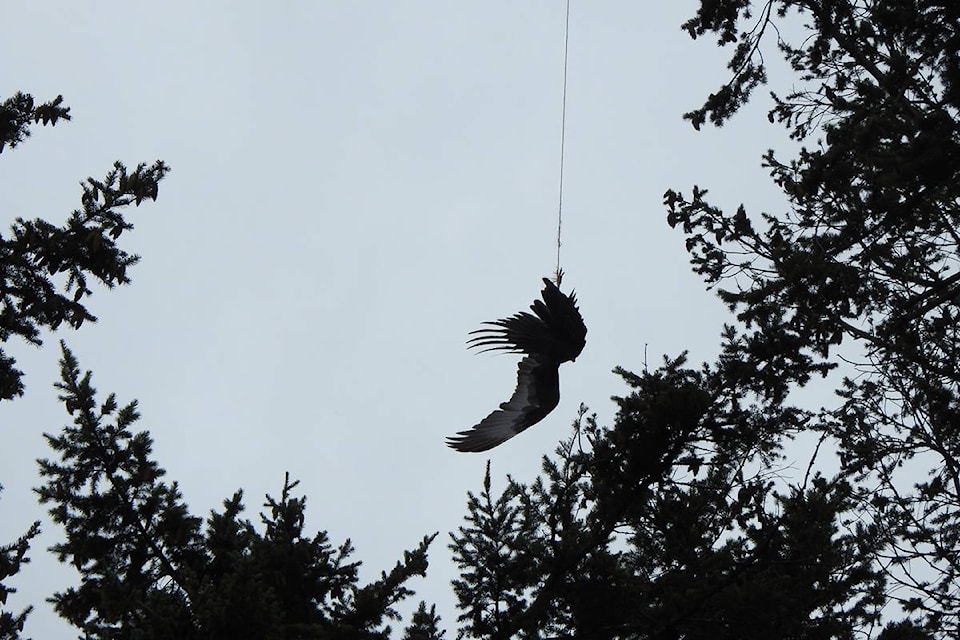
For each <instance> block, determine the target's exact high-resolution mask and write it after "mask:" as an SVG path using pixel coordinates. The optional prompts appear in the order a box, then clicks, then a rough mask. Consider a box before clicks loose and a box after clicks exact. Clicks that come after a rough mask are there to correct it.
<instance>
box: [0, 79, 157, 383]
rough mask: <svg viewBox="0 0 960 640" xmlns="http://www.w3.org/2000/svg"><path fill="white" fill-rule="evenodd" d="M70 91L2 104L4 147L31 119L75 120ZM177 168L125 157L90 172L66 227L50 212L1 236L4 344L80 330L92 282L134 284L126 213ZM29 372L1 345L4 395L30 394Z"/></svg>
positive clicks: (24, 133) (0, 144) (23, 133)
mask: <svg viewBox="0 0 960 640" xmlns="http://www.w3.org/2000/svg"><path fill="white" fill-rule="evenodd" d="M62 103H63V98H62V97H61V96H57V98H56V100H53V101H51V102H47V103H44V104H41V105H36V104H35V103H34V100H33V97H32V96H30V95H27V94H23V93H18V94H16V95H15V96H13V97H12V98H9V99H7V100H5V101H4V102H2V103H0V152H2V151H3V149H4V148H5V147H6V146H8V145H9V147H10V148H13V147H16V146H17V145H18V144H19V143H20V142H22V141H23V140H24V139H26V138H27V137H29V135H30V128H29V127H30V123H34V124H37V123H42V124H44V125H46V124H50V125H55V124H56V123H57V122H58V121H59V120H61V119H63V120H69V119H70V114H69V109H68V108H67V107H64V106H62ZM168 171H169V167H167V166H166V165H165V164H164V163H163V162H160V161H159V160H158V161H157V162H155V163H153V164H152V165H149V166H148V165H146V164H140V165H138V166H137V168H136V169H135V170H133V171H132V172H131V171H127V169H126V167H125V166H124V165H123V164H122V163H121V162H115V163H114V165H113V168H112V169H111V170H110V171H109V172H108V173H107V175H106V177H105V178H104V179H103V180H95V179H94V178H87V180H86V182H85V183H84V184H83V187H82V189H83V193H82V194H81V196H80V202H81V205H82V208H81V209H78V210H75V211H74V212H73V213H72V214H71V215H70V217H69V218H68V220H67V222H66V223H65V224H64V225H63V226H56V225H54V224H51V223H49V222H47V221H46V220H42V219H39V218H37V219H35V220H24V219H22V218H17V219H16V221H15V222H14V224H13V226H12V228H11V232H10V235H9V236H8V237H6V236H3V235H0V343H5V342H7V341H9V340H10V339H11V338H14V337H18V338H21V339H23V340H26V341H27V342H30V343H33V344H36V345H39V344H41V339H40V332H41V330H42V329H45V328H46V329H51V330H55V329H57V328H58V327H59V326H60V325H61V324H63V323H66V324H67V325H69V326H71V327H73V328H75V329H78V328H80V326H81V325H82V324H83V323H84V322H95V321H96V317H95V316H94V315H93V314H92V313H90V311H89V310H88V309H87V307H86V306H85V305H84V304H83V298H84V297H85V296H90V295H91V294H92V293H93V290H92V289H90V285H91V284H92V282H91V281H98V282H100V283H101V284H102V285H104V286H106V287H108V288H112V287H114V286H116V285H118V284H127V283H129V282H130V278H129V277H128V275H127V269H128V268H129V267H131V266H132V265H134V264H136V263H137V261H138V260H139V256H136V255H133V254H129V253H127V252H126V251H124V250H123V249H121V248H120V246H119V245H118V244H117V241H118V239H119V238H120V235H121V234H122V233H123V232H124V231H128V230H130V229H133V225H132V224H131V223H129V222H128V221H126V220H125V219H124V217H123V214H122V213H121V210H122V209H123V208H124V207H127V206H129V205H131V204H133V205H136V206H139V205H140V203H141V202H143V200H145V199H150V200H156V198H157V188H158V183H159V182H160V180H161V179H162V178H163V177H164V176H165V175H166V174H167V172H168ZM22 377H23V372H22V371H20V370H18V369H17V368H16V362H15V361H14V359H13V358H11V357H9V356H7V355H5V354H4V352H3V350H2V349H0V400H9V399H11V398H14V397H16V396H20V395H23V381H22Z"/></svg>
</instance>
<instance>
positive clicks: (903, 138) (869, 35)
mask: <svg viewBox="0 0 960 640" xmlns="http://www.w3.org/2000/svg"><path fill="white" fill-rule="evenodd" d="M755 4H756V3H751V2H743V1H720V2H703V3H701V8H700V11H699V12H698V14H697V16H696V17H695V18H694V19H692V20H690V21H689V22H688V23H687V24H686V27H687V28H688V30H689V31H690V33H691V34H692V35H695V36H699V35H704V34H707V33H714V34H716V35H718V37H719V40H720V41H721V42H722V43H725V42H736V46H735V51H734V55H733V56H732V57H731V59H730V67H731V69H733V70H734V71H735V74H734V77H733V79H732V80H731V81H730V83H728V85H726V86H725V88H724V89H723V90H721V91H718V92H717V93H715V94H713V95H711V97H710V98H709V99H708V100H707V102H706V103H705V104H704V106H703V107H701V108H700V109H698V110H696V111H693V112H691V113H690V114H688V117H689V118H690V120H691V121H692V122H693V123H694V124H695V125H699V124H702V123H703V122H704V120H705V118H709V119H710V120H711V121H713V122H715V123H717V124H721V123H723V122H724V121H725V120H726V118H728V117H729V116H730V115H731V114H732V113H734V112H735V111H736V110H737V108H738V107H739V106H740V105H741V104H742V101H743V99H744V98H745V96H747V95H748V94H749V89H750V88H751V87H752V83H753V81H754V80H757V79H762V77H763V76H764V74H765V69H764V62H763V58H762V55H761V48H762V46H763V45H764V44H766V45H775V46H776V47H777V48H778V49H779V50H780V51H781V52H782V53H783V55H784V56H785V58H786V60H787V61H788V62H789V63H790V65H791V67H792V68H793V70H794V71H795V72H796V73H797V81H798V83H797V85H796V86H797V88H796V89H795V91H793V92H792V93H791V94H790V95H787V96H784V97H780V96H777V95H772V106H771V109H770V112H769V117H770V120H771V121H772V122H779V123H781V124H782V125H784V126H785V127H786V129H787V130H788V131H789V133H790V135H791V137H793V138H794V139H795V140H797V141H799V142H800V143H801V144H802V145H803V147H802V148H801V150H800V151H799V152H798V153H797V154H796V156H795V157H793V158H791V159H788V160H784V159H782V158H781V157H779V156H778V155H777V154H775V153H774V152H773V151H771V152H769V153H768V154H767V155H766V156H765V158H764V160H765V164H766V166H767V167H769V169H770V173H771V176H772V178H773V180H774V181H775V182H776V183H777V185H779V186H780V188H781V189H782V191H783V195H784V200H785V202H786V207H785V211H784V212H782V213H780V214H770V213H764V214H761V215H760V216H754V215H750V214H748V213H747V210H746V208H745V207H743V206H741V207H740V208H739V209H738V210H737V211H736V212H735V213H733V214H728V213H726V212H724V211H723V210H722V209H721V208H719V207H717V206H715V205H713V204H712V203H710V202H709V201H708V200H707V199H706V197H705V194H706V192H705V190H702V189H699V188H696V187H695V188H694V189H693V192H692V194H690V195H686V196H685V195H682V194H681V193H679V192H678V191H668V192H667V194H666V203H667V206H668V209H669V217H668V220H669V222H670V223H671V225H675V226H678V227H680V228H681V229H682V230H683V232H684V234H685V235H686V236H687V247H688V249H689V251H690V253H691V259H692V264H693V265H694V268H695V269H696V271H697V272H698V273H700V274H701V275H702V276H703V277H704V278H705V280H706V281H707V282H708V283H710V284H711V285H718V286H719V287H720V289H719V291H720V295H721V297H722V298H723V299H724V301H725V302H727V304H728V305H729V306H730V308H731V310H733V311H735V312H736V314H737V319H738V321H739V323H740V327H739V329H737V330H734V329H732V328H731V329H730V330H729V333H728V335H727V337H726V339H725V341H724V345H723V346H724V355H723V359H724V360H725V361H727V362H729V363H735V365H731V372H730V376H729V377H730V381H731V382H732V383H736V384H738V385H740V386H741V387H743V388H749V389H752V390H754V391H755V392H756V393H757V394H759V395H760V396H762V397H764V398H766V399H770V400H778V399H782V398H783V397H784V395H785V394H786V393H787V392H788V390H789V389H790V388H792V387H795V386H797V385H803V384H805V383H806V382H807V381H808V380H809V379H810V377H811V376H813V375H817V374H823V373H825V372H826V371H828V370H830V369H832V368H834V367H836V366H837V365H838V363H840V362H842V360H841V356H844V357H846V358H848V359H853V360H854V362H853V366H849V367H846V368H845V371H844V372H843V373H845V374H846V375H844V376H843V377H842V378H841V379H840V380H839V383H838V384H837V395H838V401H837V403H836V404H835V405H834V406H830V407H826V408H825V410H824V411H823V412H822V414H820V415H819V416H818V417H817V419H816V420H812V421H811V422H810V423H809V425H808V427H807V428H809V429H813V430H816V431H817V432H819V433H820V434H822V436H823V438H824V439H825V441H827V442H829V443H830V446H831V447H833V448H835V449H836V450H837V452H838V457H839V462H840V464H841V466H842V475H843V477H844V478H846V479H848V481H849V482H850V484H851V487H852V490H853V495H854V497H855V499H856V500H855V504H856V510H855V511H856V512H855V518H856V521H858V522H859V523H861V526H863V527H865V528H867V529H868V530H869V531H870V533H871V535H873V536H876V537H877V538H878V540H877V544H876V546H875V548H874V549H873V550H872V551H871V554H872V557H873V559H874V561H875V563H876V565H877V566H880V567H884V568H885V574H886V578H887V580H888V581H889V583H890V588H889V590H888V597H889V598H890V599H891V600H892V601H894V602H897V603H899V604H900V605H901V606H902V607H903V608H904V609H905V610H906V611H908V612H911V613H914V614H916V615H917V616H919V618H920V619H922V620H923V623H924V625H925V626H926V628H927V629H929V630H930V631H932V632H935V633H937V634H942V635H943V637H956V635H957V634H958V633H960V618H958V612H960V599H958V593H960V574H958V569H960V565H958V563H957V554H956V549H957V547H958V544H960V462H958V457H960V429H958V425H960V395H958V391H960V386H958V385H960V369H958V365H957V363H958V362H960V352H958V349H960V342H958V333H957V325H958V318H960V265H958V250H960V207H958V205H960V181H958V179H957V178H958V173H960V123H958V115H960V5H958V4H957V3H955V2H952V1H947V0H941V1H936V0H900V1H892V0H885V1H865V0H859V1H842V2H813V1H778V2H766V3H759V5H760V6H759V9H758V10H754V11H753V13H751V11H752V9H753V5H755ZM778 21H780V22H782V23H784V24H785V25H790V26H796V25H797V24H799V23H802V24H803V25H805V28H804V29H801V30H800V33H799V35H798V36H796V38H795V40H793V41H791V40H788V39H787V36H786V35H785V34H786V33H788V32H791V29H787V28H783V29H780V28H777V22H778ZM771 39H774V42H772V43H771V42H768V41H769V40H771ZM841 349H843V351H841Z"/></svg>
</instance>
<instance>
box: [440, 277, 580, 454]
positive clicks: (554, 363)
mask: <svg viewBox="0 0 960 640" xmlns="http://www.w3.org/2000/svg"><path fill="white" fill-rule="evenodd" d="M543 283H544V284H545V285H546V287H544V289H543V292H542V293H541V294H540V295H541V297H542V298H543V300H542V301H541V300H534V302H533V304H532V305H530V309H531V310H532V311H533V313H532V314H531V313H527V312H526V311H521V312H520V313H517V314H514V315H513V316H511V317H509V318H504V319H502V320H495V321H493V322H484V323H483V324H486V325H490V326H491V327H493V328H483V329H478V330H477V331H471V332H470V334H471V335H474V336H475V337H473V338H470V339H469V340H468V341H467V344H468V345H469V347H486V348H485V349H483V350H482V351H493V350H500V351H509V352H511V353H524V354H526V356H525V357H524V358H523V360H521V361H520V364H519V366H518V367H517V388H516V390H515V391H514V392H513V395H512V396H511V397H510V399H509V400H507V401H506V402H504V403H502V404H501V405H500V408H499V409H497V410H496V411H494V412H493V413H491V414H490V415H488V416H487V417H486V418H484V419H483V420H481V421H480V423H479V424H477V425H476V426H474V427H473V428H472V429H470V430H469V431H461V432H460V433H458V434H457V435H455V436H452V437H450V438H447V445H449V446H450V447H452V448H454V449H456V450H457V451H471V452H477V451H486V450H488V449H492V448H494V447H495V446H497V445H498V444H500V443H502V442H505V441H507V440H509V439H510V438H512V437H513V436H515V435H517V434H518V433H520V432H521V431H523V430H524V429H527V428H529V427H532V426H533V425H535V424H537V423H538V422H540V421H541V420H543V419H544V418H545V417H547V414H549V413H550V412H551V411H553V410H554V409H555V408H556V406H557V404H559V403H560V372H559V369H560V364H561V363H563V362H567V361H573V360H576V359H577V356H579V355H580V352H581V351H583V347H584V345H585V344H586V337H587V327H586V325H584V323H583V316H581V315H580V310H579V309H577V298H576V296H575V295H574V294H573V293H571V294H570V295H569V296H568V295H566V294H564V293H562V292H561V291H560V289H559V288H558V287H557V285H555V284H554V283H553V282H551V281H550V280H548V279H546V278H544V279H543Z"/></svg>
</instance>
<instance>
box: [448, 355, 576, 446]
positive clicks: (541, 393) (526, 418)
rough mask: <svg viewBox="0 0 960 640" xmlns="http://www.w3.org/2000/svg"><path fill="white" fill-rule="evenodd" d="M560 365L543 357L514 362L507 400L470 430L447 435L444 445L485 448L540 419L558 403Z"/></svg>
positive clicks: (499, 442) (505, 439)
mask: <svg viewBox="0 0 960 640" xmlns="http://www.w3.org/2000/svg"><path fill="white" fill-rule="evenodd" d="M559 367H560V364H559V363H558V362H555V361H553V360H551V359H550V358H548V357H545V356H541V355H530V356H527V357H525V358H524V359H523V360H521V361H520V364H519V365H517V388H516V389H515V390H514V392H513V395H512V396H510V399H509V400H507V401H506V402H504V403H501V404H500V408H499V409H497V410H496V411H494V412H493V413H491V414H490V415H488V416H487V417H486V418H484V419H483V420H481V421H480V422H479V423H478V424H476V425H475V426H474V427H473V428H472V429H469V430H467V431H461V432H459V433H458V434H457V435H455V436H452V437H450V438H447V444H448V445H449V446H451V447H453V448H454V449H456V450H457V451H464V452H479V451H487V450H488V449H492V448H494V447H495V446H497V445H498V444H501V443H503V442H505V441H507V440H509V439H510V438H512V437H513V436H515V435H517V434H518V433H520V432H521V431H523V430H525V429H528V428H530V427H532V426H533V425H535V424H537V423H538V422H540V421H541V420H543V419H544V418H545V417H546V416H547V414H549V413H550V412H551V411H553V410H554V409H555V408H556V406H557V404H559V402H560V376H559V371H558V369H559Z"/></svg>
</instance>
